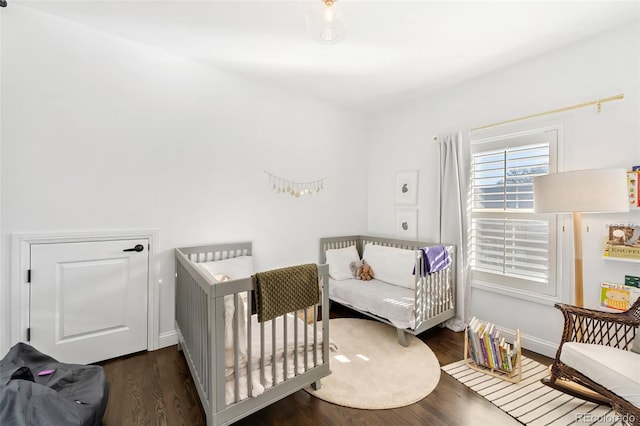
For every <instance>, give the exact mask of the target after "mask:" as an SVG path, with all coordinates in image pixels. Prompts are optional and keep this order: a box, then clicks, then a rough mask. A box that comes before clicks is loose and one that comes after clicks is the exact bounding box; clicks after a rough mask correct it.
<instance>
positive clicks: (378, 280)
mask: <svg viewBox="0 0 640 426" xmlns="http://www.w3.org/2000/svg"><path fill="white" fill-rule="evenodd" d="M435 246H440V247H442V248H444V249H446V251H447V253H448V255H449V258H450V265H449V266H448V267H446V268H444V269H441V270H438V271H437V272H433V273H428V272H427V270H426V269H425V261H424V257H423V256H424V252H423V251H422V250H421V249H422V248H425V247H435ZM358 259H364V260H365V261H366V262H367V263H368V264H369V265H370V266H371V268H372V270H373V273H374V276H375V278H374V279H373V280H371V281H362V280H357V279H354V278H353V274H352V272H351V271H350V269H349V267H348V266H349V264H350V262H351V261H353V260H358ZM325 262H326V263H328V264H329V273H330V278H329V282H330V286H329V298H330V300H331V301H333V302H337V303H340V304H341V305H345V306H348V307H350V308H352V309H354V310H357V311H359V312H361V313H363V314H365V315H368V316H370V317H372V318H374V319H377V320H379V321H382V322H384V323H387V324H390V325H392V326H394V327H396V328H397V331H398V341H399V342H400V344H401V345H403V346H406V344H407V343H406V339H405V333H411V334H413V335H416V334H419V333H422V332H423V331H425V330H427V329H429V328H431V327H433V326H435V325H438V324H440V323H442V322H444V321H446V320H448V319H449V318H453V317H454V316H455V300H456V295H455V276H456V274H455V247H454V246H451V245H445V246H442V245H436V244H433V243H423V242H417V241H407V240H398V239H390V238H382V237H371V236H362V235H352V236H343V237H328V238H321V239H320V263H325ZM414 271H415V274H414Z"/></svg>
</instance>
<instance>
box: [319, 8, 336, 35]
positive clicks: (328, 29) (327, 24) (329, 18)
mask: <svg viewBox="0 0 640 426" xmlns="http://www.w3.org/2000/svg"><path fill="white" fill-rule="evenodd" d="M323 1H324V7H325V8H324V13H323V18H324V25H323V27H324V28H323V29H322V31H321V32H320V38H321V39H322V40H323V41H324V42H325V43H335V42H336V40H337V39H338V32H337V31H336V29H335V28H334V27H335V25H334V21H335V18H336V17H335V10H334V8H333V5H334V3H335V0H323Z"/></svg>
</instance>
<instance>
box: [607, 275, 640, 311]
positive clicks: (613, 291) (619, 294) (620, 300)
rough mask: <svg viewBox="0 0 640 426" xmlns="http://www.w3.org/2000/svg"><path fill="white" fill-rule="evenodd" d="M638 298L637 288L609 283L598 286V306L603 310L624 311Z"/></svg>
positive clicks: (639, 294) (638, 290)
mask: <svg viewBox="0 0 640 426" xmlns="http://www.w3.org/2000/svg"><path fill="white" fill-rule="evenodd" d="M638 297H640V288H638V287H635V286H632V285H625V284H614V283H609V282H602V283H601V284H600V306H602V307H604V308H609V309H615V310H618V311H626V310H628V309H629V308H630V307H631V305H632V304H633V302H635V301H636V300H637V299H638Z"/></svg>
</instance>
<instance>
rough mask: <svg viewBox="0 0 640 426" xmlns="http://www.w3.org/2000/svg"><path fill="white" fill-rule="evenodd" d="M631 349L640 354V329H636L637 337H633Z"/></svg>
mask: <svg viewBox="0 0 640 426" xmlns="http://www.w3.org/2000/svg"><path fill="white" fill-rule="evenodd" d="M631 350H632V351H633V352H635V353H638V354H640V330H636V337H635V338H634V339H633V344H632V345H631Z"/></svg>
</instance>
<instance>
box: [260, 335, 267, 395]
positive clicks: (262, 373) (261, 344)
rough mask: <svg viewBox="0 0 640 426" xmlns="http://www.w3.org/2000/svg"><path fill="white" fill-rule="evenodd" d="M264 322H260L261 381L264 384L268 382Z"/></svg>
mask: <svg viewBox="0 0 640 426" xmlns="http://www.w3.org/2000/svg"><path fill="white" fill-rule="evenodd" d="M264 344H265V342H264V323H263V322H261V323H260V383H261V384H262V385H263V386H264V385H266V384H267V377H266V373H265V371H264V370H265V368H264Z"/></svg>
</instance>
